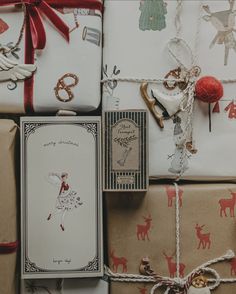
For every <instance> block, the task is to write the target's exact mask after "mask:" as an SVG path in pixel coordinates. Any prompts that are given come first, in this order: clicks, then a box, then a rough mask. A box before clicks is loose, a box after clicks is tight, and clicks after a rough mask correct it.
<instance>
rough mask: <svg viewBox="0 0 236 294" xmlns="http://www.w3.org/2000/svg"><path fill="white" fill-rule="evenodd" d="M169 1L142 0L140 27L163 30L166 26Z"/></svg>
mask: <svg viewBox="0 0 236 294" xmlns="http://www.w3.org/2000/svg"><path fill="white" fill-rule="evenodd" d="M166 6H167V3H165V2H164V1H163V0H141V2H140V8H139V9H140V11H141V15H140V18H139V29H140V30H142V31H146V30H153V31H157V30H158V31H161V30H163V29H164V28H165V27H166V17H165V15H166V14H167V9H166Z"/></svg>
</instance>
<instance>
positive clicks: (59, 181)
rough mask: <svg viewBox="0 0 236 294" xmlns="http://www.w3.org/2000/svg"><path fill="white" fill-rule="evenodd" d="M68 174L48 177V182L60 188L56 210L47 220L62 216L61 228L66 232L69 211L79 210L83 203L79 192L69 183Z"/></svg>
mask: <svg viewBox="0 0 236 294" xmlns="http://www.w3.org/2000/svg"><path fill="white" fill-rule="evenodd" d="M67 180H68V173H66V172H64V173H62V174H61V175H59V174H57V173H50V174H49V175H48V181H49V182H50V183H51V184H53V185H54V186H56V187H58V188H59V193H58V196H57V200H56V204H55V209H54V211H53V212H52V213H50V214H49V215H48V218H47V220H48V221H49V220H50V219H52V217H54V216H55V215H57V214H60V215H61V222H60V228H61V230H62V231H65V227H64V219H65V215H66V213H67V212H68V211H72V210H73V209H75V208H78V207H79V206H80V205H82V204H83V203H82V202H81V201H80V197H79V196H78V194H77V192H76V191H74V190H72V189H71V187H70V186H69V184H68V182H67Z"/></svg>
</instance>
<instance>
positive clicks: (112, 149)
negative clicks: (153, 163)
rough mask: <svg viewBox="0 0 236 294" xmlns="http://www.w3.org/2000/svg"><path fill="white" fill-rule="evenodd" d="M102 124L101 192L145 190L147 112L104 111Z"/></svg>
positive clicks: (146, 176)
mask: <svg viewBox="0 0 236 294" xmlns="http://www.w3.org/2000/svg"><path fill="white" fill-rule="evenodd" d="M103 121H104V122H103V123H104V146H105V148H104V157H103V159H104V163H103V164H104V168H103V170H104V177H103V179H104V181H103V182H104V183H103V188H104V190H105V191H146V190H147V187H148V165H147V154H148V153H147V140H148V139H147V133H148V131H147V130H148V126H147V111H146V110H125V111H107V112H105V113H104V119H103Z"/></svg>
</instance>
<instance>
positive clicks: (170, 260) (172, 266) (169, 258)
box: [163, 251, 186, 278]
mask: <svg viewBox="0 0 236 294" xmlns="http://www.w3.org/2000/svg"><path fill="white" fill-rule="evenodd" d="M163 255H164V257H165V260H166V263H167V266H168V271H169V276H170V277H171V278H174V277H175V275H176V271H177V266H176V262H175V261H174V256H175V254H173V255H167V254H166V253H165V251H163ZM185 267H186V266H185V264H183V263H180V265H179V274H180V277H181V278H183V277H184V269H185Z"/></svg>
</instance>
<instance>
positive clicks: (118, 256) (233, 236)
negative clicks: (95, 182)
mask: <svg viewBox="0 0 236 294" xmlns="http://www.w3.org/2000/svg"><path fill="white" fill-rule="evenodd" d="M175 192H176V191H175V187H174V185H151V186H150V188H149V192H148V193H147V194H146V195H143V196H141V195H136V194H132V193H126V194H124V193H107V194H106V197H105V198H106V213H107V230H108V255H109V267H110V269H111V270H112V271H113V272H118V273H125V274H126V273H128V274H139V267H140V263H141V260H142V259H143V258H145V257H149V259H150V264H151V267H152V268H153V270H154V271H155V272H156V274H158V275H161V276H164V277H172V278H173V277H174V276H176V259H175V252H176V237H175V236H176V235H175V234H176V232H175V230H176V229H175V228H176V214H175V210H176V209H175V202H176V198H175V195H176V193H175ZM235 195H236V186H235V185H233V184H214V185H213V184H196V185H190V184H188V185H181V186H179V203H180V263H181V264H182V265H181V266H180V274H182V275H183V276H187V275H188V274H189V273H190V272H191V271H193V270H194V269H195V268H196V267H198V266H200V265H202V264H203V263H205V262H208V261H210V260H213V259H215V258H218V257H220V256H222V255H224V254H225V253H226V252H227V251H228V250H229V249H231V250H233V251H235V250H236V247H235V246H236V233H235V229H236V224H235V218H234V211H235V197H236V196H235ZM235 260H236V259H235V258H234V259H232V260H229V261H224V262H219V263H216V264H215V265H213V266H210V267H212V268H214V269H215V270H216V271H217V272H218V273H219V275H220V278H228V279H231V278H232V279H235V283H236V272H235ZM182 275H181V277H182ZM235 283H225V284H221V285H220V286H219V287H218V288H217V289H216V290H215V292H214V293H217V294H223V293H227V294H231V293H232V294H233V293H235V287H236V284H235ZM151 286H153V284H152V285H150V284H145V283H131V282H130V283H127V282H126V283H125V282H111V294H116V293H130V294H133V293H134V294H136V293H149V290H150V289H151ZM164 292H165V291H163V290H162V291H160V292H159V291H158V290H157V292H155V293H164ZM188 293H189V292H188ZM194 293H195V292H194ZM196 293H198V292H196ZM199 293H200V292H199ZM201 293H208V292H201ZM209 293H210V292H209Z"/></svg>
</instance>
